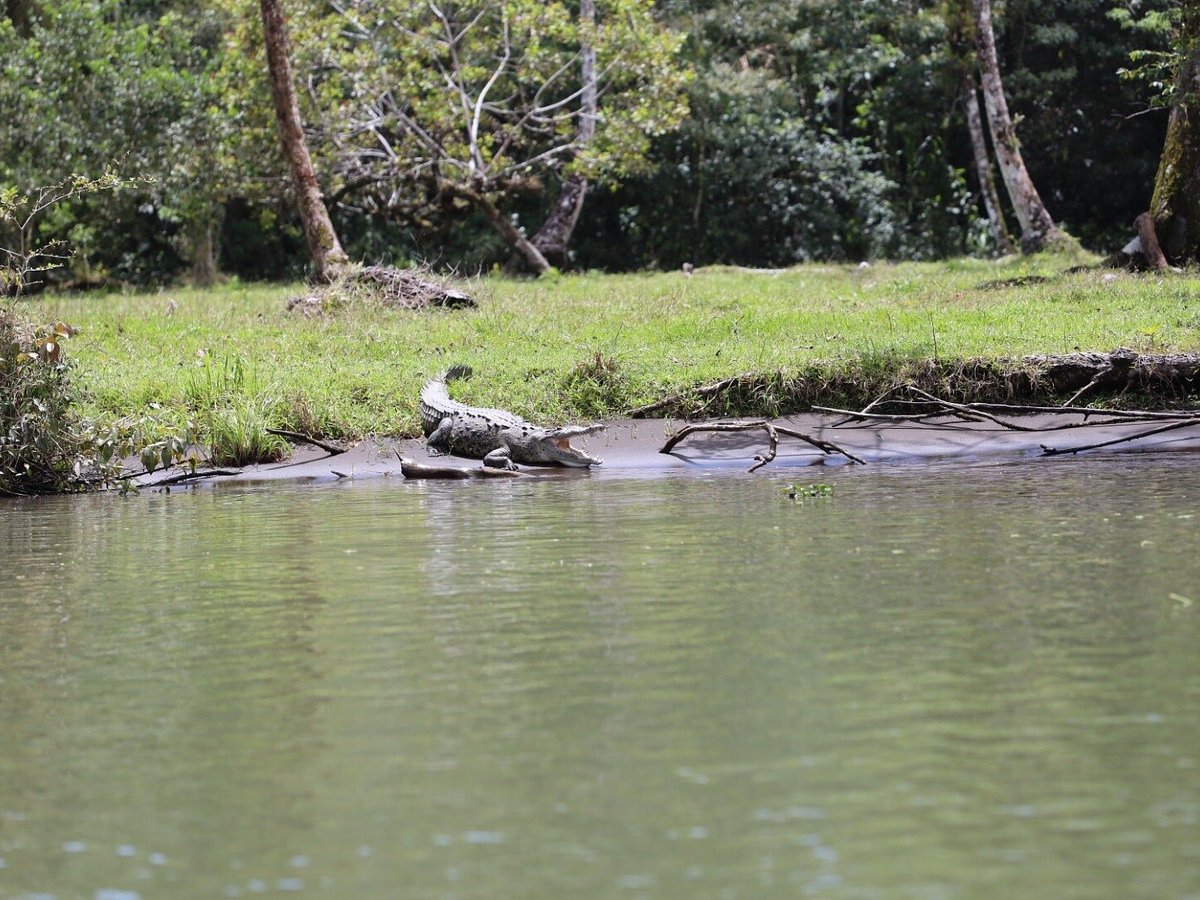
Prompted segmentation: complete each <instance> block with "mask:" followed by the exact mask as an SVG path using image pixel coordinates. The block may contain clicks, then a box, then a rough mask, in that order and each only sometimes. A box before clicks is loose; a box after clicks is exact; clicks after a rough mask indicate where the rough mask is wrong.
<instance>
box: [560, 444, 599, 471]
mask: <svg viewBox="0 0 1200 900" xmlns="http://www.w3.org/2000/svg"><path fill="white" fill-rule="evenodd" d="M550 444H551V445H553V446H554V447H555V448H556V449H557V450H558V451H559V452H558V453H553V454H552V455H553V457H554V460H555V462H558V463H559V464H561V465H564V466H576V467H580V468H582V467H585V466H598V465H600V463H601V462H603V460H600V459H597V458H596V457H594V456H588V454H586V453H584V452H583V451H582V450H580V449H579V448H578V447H572V446H571V440H570V438H565V437H559V438H551V439H550Z"/></svg>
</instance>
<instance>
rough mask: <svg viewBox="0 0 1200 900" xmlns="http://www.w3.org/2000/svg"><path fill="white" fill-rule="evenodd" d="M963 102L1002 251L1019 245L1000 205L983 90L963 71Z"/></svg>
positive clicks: (985, 198)
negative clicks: (985, 125)
mask: <svg viewBox="0 0 1200 900" xmlns="http://www.w3.org/2000/svg"><path fill="white" fill-rule="evenodd" d="M962 94H963V105H964V106H965V107H966V111H967V131H968V132H969V133H970V135H971V150H972V152H973V153H974V155H975V175H976V177H977V178H978V179H979V193H980V195H981V196H982V197H983V208H984V210H985V211H986V212H987V217H988V226H989V228H990V229H991V232H992V243H994V244H995V245H996V252H998V253H1000V254H1001V255H1004V254H1007V253H1012V252H1013V250H1014V249H1015V248H1014V246H1013V242H1012V236H1011V235H1010V234H1009V233H1008V224H1007V223H1006V222H1005V221H1004V213H1003V211H1002V210H1001V208H1000V194H999V192H998V191H997V190H996V179H995V178H993V177H992V161H991V159H990V158H989V157H988V149H987V140H986V138H985V137H984V135H983V117H982V116H981V115H980V113H979V94H978V93H977V89H976V86H975V76H974V75H973V74H972V73H970V72H964V73H963V83H962Z"/></svg>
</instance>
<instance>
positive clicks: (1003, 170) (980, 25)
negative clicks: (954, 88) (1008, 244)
mask: <svg viewBox="0 0 1200 900" xmlns="http://www.w3.org/2000/svg"><path fill="white" fill-rule="evenodd" d="M972 3H973V5H974V13H975V51H976V54H977V55H978V57H979V74H980V80H981V82H982V85H983V101H984V105H985V106H986V107H987V121H988V129H989V130H990V131H991V134H992V146H993V147H995V149H996V162H997V163H998V164H999V166H1000V175H1001V177H1003V179H1004V186H1005V188H1007V189H1008V197H1009V200H1011V201H1012V205H1013V212H1014V213H1016V216H1017V222H1018V223H1020V226H1021V250H1022V251H1023V252H1025V253H1036V252H1037V251H1039V250H1043V249H1045V248H1046V246H1047V245H1048V244H1050V243H1052V242H1054V241H1055V240H1057V239H1060V238H1061V237H1062V232H1061V231H1060V230H1059V228H1058V226H1057V225H1055V224H1054V220H1053V219H1052V218H1050V213H1049V212H1047V210H1046V205H1045V204H1044V203H1043V202H1042V198H1041V195H1039V194H1038V190H1037V188H1036V187H1034V184H1033V179H1032V178H1031V177H1030V176H1029V170H1028V169H1027V168H1025V160H1024V159H1022V157H1021V146H1020V142H1019V141H1018V140H1017V131H1016V128H1015V127H1014V126H1013V121H1012V116H1011V115H1009V112H1008V101H1007V100H1006V99H1005V97H1004V85H1003V83H1002V82H1001V80H1000V63H999V61H998V60H997V57H996V38H995V35H994V34H993V32H992V7H991V4H990V3H989V2H988V0H972Z"/></svg>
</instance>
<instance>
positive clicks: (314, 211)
mask: <svg viewBox="0 0 1200 900" xmlns="http://www.w3.org/2000/svg"><path fill="white" fill-rule="evenodd" d="M259 6H260V8H261V10H262V20H263V43H264V44H265V46H266V50H267V68H268V69H269V70H270V74H271V99H272V100H273V101H274V103H275V121H276V123H277V124H278V126H279V139H280V141H281V142H282V144H283V155H284V157H285V158H286V159H287V164H288V169H289V170H290V171H291V174H292V183H293V185H294V187H295V190H296V203H297V205H298V206H299V210H300V221H301V224H302V225H303V227H304V239H305V241H306V242H307V243H308V252H309V255H310V256H312V261H313V266H314V268H315V269H316V279H317V281H322V282H328V281H331V280H333V278H334V277H335V276H336V275H337V274H338V270H339V269H340V268H342V267H344V266H345V265H346V263H347V262H348V259H347V257H346V253H345V251H344V250H342V245H341V242H340V241H339V240H338V236H337V232H336V231H334V229H333V221H332V220H331V219H330V218H329V210H327V209H326V208H325V199H324V197H322V196H321V186H320V184H318V183H317V176H316V173H315V172H314V171H313V165H312V158H311V157H310V156H309V155H308V145H307V144H306V143H305V140H304V129H303V128H302V127H301V125H300V105H299V103H298V102H297V101H296V89H295V86H294V85H293V82H292V64H291V62H290V61H289V59H288V44H287V27H286V25H285V23H284V20H283V10H282V8H281V7H280V0H259Z"/></svg>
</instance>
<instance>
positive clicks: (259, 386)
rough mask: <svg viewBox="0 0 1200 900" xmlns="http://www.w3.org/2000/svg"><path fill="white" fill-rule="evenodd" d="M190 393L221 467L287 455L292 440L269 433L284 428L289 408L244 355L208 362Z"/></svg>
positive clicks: (214, 458) (189, 386) (204, 435)
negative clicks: (281, 423)
mask: <svg viewBox="0 0 1200 900" xmlns="http://www.w3.org/2000/svg"><path fill="white" fill-rule="evenodd" d="M185 393H186V398H187V404H188V406H189V408H190V409H191V410H192V411H193V413H194V414H195V417H196V423H195V424H196V426H197V429H198V431H199V434H200V437H201V438H202V439H204V440H205V441H207V443H208V449H209V456H210V457H211V459H212V462H213V463H214V464H215V465H218V466H244V465H249V464H250V463H258V462H274V461H276V460H280V459H283V457H284V456H286V455H287V451H288V445H287V442H286V441H285V440H284V439H283V438H281V437H280V436H279V435H276V434H271V432H270V430H269V429H271V428H275V427H278V425H279V419H280V417H281V415H282V410H283V404H282V403H281V401H280V400H279V399H278V398H277V397H275V396H273V395H272V393H271V392H270V391H269V389H268V388H267V386H266V385H264V384H263V383H262V381H261V380H260V379H259V377H258V374H257V372H256V371H255V370H254V369H253V368H252V367H250V366H247V365H246V364H245V363H244V362H243V361H242V359H241V358H240V357H231V358H230V357H227V358H225V359H223V360H220V361H213V360H212V359H211V358H208V359H206V360H205V361H204V364H203V365H202V366H201V367H200V368H199V369H198V370H197V371H196V372H195V373H194V374H193V375H192V376H191V377H190V378H189V379H188V382H187V385H186V387H185Z"/></svg>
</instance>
